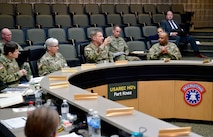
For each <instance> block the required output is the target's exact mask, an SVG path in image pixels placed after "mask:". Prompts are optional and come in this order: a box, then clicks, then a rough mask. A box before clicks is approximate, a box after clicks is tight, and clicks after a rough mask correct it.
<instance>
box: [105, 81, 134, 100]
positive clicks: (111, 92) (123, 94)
mask: <svg viewBox="0 0 213 137" xmlns="http://www.w3.org/2000/svg"><path fill="white" fill-rule="evenodd" d="M108 98H109V99H110V100H114V101H115V100H123V99H132V98H137V82H136V81H133V82H122V83H113V84H109V85H108Z"/></svg>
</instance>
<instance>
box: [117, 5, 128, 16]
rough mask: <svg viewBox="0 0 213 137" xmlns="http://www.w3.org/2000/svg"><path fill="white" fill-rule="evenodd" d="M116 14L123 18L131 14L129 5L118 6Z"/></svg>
mask: <svg viewBox="0 0 213 137" xmlns="http://www.w3.org/2000/svg"><path fill="white" fill-rule="evenodd" d="M115 13H118V14H120V15H121V16H123V14H130V12H129V5H128V4H116V5H115Z"/></svg>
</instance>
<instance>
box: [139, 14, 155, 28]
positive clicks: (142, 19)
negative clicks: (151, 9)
mask: <svg viewBox="0 0 213 137" xmlns="http://www.w3.org/2000/svg"><path fill="white" fill-rule="evenodd" d="M138 23H139V24H141V25H142V26H150V25H152V20H151V18H150V16H149V15H148V14H139V15H138Z"/></svg>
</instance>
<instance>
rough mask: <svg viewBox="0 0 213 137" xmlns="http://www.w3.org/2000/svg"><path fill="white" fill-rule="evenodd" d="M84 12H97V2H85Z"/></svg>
mask: <svg viewBox="0 0 213 137" xmlns="http://www.w3.org/2000/svg"><path fill="white" fill-rule="evenodd" d="M84 9H85V13H86V14H88V15H92V14H99V13H100V9H99V5H98V4H85V7H84Z"/></svg>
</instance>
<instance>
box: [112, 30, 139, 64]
mask: <svg viewBox="0 0 213 137" xmlns="http://www.w3.org/2000/svg"><path fill="white" fill-rule="evenodd" d="M112 33H113V35H112V36H110V39H111V42H110V44H109V54H110V56H111V57H112V58H114V61H117V60H128V61H139V60H140V58H138V57H135V56H128V55H129V47H128V46H127V44H126V42H125V40H124V39H123V38H122V37H120V33H121V28H120V27H119V26H114V27H113V30H112Z"/></svg>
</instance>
